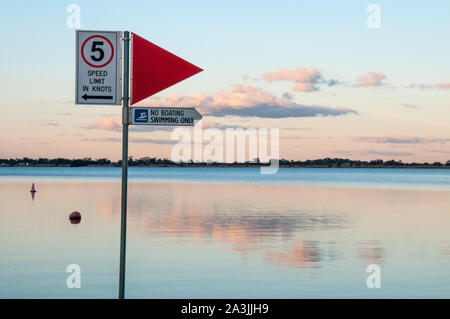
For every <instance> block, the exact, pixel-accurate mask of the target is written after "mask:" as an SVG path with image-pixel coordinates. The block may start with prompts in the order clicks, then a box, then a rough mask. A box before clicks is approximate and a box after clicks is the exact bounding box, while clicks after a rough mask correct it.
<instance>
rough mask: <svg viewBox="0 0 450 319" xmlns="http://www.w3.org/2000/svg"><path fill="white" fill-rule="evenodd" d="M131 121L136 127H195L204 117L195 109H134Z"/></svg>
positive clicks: (132, 109)
mask: <svg viewBox="0 0 450 319" xmlns="http://www.w3.org/2000/svg"><path fill="white" fill-rule="evenodd" d="M130 119H131V124H135V125H165V126H194V125H195V123H196V121H198V120H201V119H202V115H201V114H200V113H199V112H198V111H197V110H196V109H195V108H193V107H192V108H187V107H186V108H185V107H132V108H130Z"/></svg>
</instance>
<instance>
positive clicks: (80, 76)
mask: <svg viewBox="0 0 450 319" xmlns="http://www.w3.org/2000/svg"><path fill="white" fill-rule="evenodd" d="M120 38H121V40H122V41H123V59H122V50H121V45H120V44H121V41H120V40H119V39H120ZM130 41H132V44H133V45H132V52H131V54H130ZM76 50H77V52H76V57H77V64H76V90H75V103H76V104H106V105H108V104H109V105H120V103H122V124H123V129H122V201H121V226H120V231H121V233H120V272H119V299H123V298H124V297H125V261H126V235H127V190H128V189H127V184H128V126H129V125H130V124H136V125H164V126H194V125H195V123H196V122H197V121H198V120H200V119H201V118H202V116H201V115H200V113H198V112H197V110H196V109H195V108H163V107H160V108H152V107H145V106H143V107H139V108H137V107H133V108H130V107H129V104H132V105H133V104H135V103H137V102H139V101H141V100H143V99H145V98H147V97H149V96H152V95H153V94H156V93H158V92H160V91H162V90H164V89H166V88H168V87H169V86H172V85H174V84H176V83H178V82H181V81H183V80H185V79H187V78H189V77H191V76H193V75H195V74H197V73H199V72H201V71H203V70H202V69H200V68H199V67H197V66H195V65H193V64H191V63H189V62H187V61H185V60H183V59H181V58H179V57H177V56H176V55H174V54H172V53H170V52H168V51H166V50H164V49H162V48H160V47H158V46H157V45H155V44H153V43H151V42H149V41H147V40H145V39H143V38H141V37H140V36H138V35H136V34H134V33H131V36H130V32H129V31H125V32H124V33H123V37H122V35H121V33H120V32H115V31H114V32H112V31H82V30H77V32H76ZM130 58H131V59H130ZM122 60H123V70H121V66H122V65H121V63H122ZM130 60H131V61H132V63H131V68H132V77H131V83H132V88H131V94H130ZM121 71H122V74H123V77H121V76H120V75H121ZM121 79H122V80H123V81H122V84H123V96H121V93H122V92H121V91H120V80H121ZM130 101H131V103H130ZM130 113H132V114H130ZM130 118H131V121H130Z"/></svg>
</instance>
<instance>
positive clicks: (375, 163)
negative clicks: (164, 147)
mask: <svg viewBox="0 0 450 319" xmlns="http://www.w3.org/2000/svg"><path fill="white" fill-rule="evenodd" d="M128 164H129V166H180V167H183V166H195V167H198V166H221V167H223V166H227V167H228V166H229V167H248V166H250V167H251V166H255V167H256V166H258V167H259V166H264V165H269V162H261V161H260V160H259V159H258V158H257V159H255V160H253V161H247V162H245V163H238V162H234V163H219V162H189V163H178V162H174V161H171V160H169V159H166V158H163V159H159V158H155V157H142V158H139V159H134V158H133V157H132V156H130V158H129V159H128ZM121 165H122V161H121V160H119V161H117V162H111V161H110V160H109V159H107V158H100V159H92V158H90V157H84V158H81V159H67V158H53V159H49V158H39V159H32V158H28V157H24V158H15V159H0V166H65V167H83V166H121ZM279 165H280V166H282V167H374V168H378V167H380V168H381V167H398V168H402V167H403V168H408V167H410V168H414V167H416V168H422V167H423V168H450V160H448V161H447V162H446V163H444V164H443V163H441V162H433V163H427V162H425V163H415V162H413V163H403V162H402V161H401V160H400V161H396V160H389V161H383V160H381V159H377V160H372V161H360V160H351V159H343V158H323V159H315V160H306V161H295V160H286V159H281V160H279Z"/></svg>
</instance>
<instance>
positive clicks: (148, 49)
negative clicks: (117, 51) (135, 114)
mask: <svg viewBox="0 0 450 319" xmlns="http://www.w3.org/2000/svg"><path fill="white" fill-rule="evenodd" d="M132 35H133V50H132V51H133V52H132V53H131V54H132V56H133V63H132V68H133V69H132V82H131V83H132V86H133V87H132V92H131V104H132V105H133V104H135V103H137V102H139V101H141V100H143V99H145V98H147V97H149V96H151V95H153V94H155V93H158V92H159V91H162V90H164V89H166V88H168V87H169V86H172V85H174V84H176V83H178V82H180V81H183V80H184V79H187V78H188V77H191V76H193V75H194V74H197V73H199V72H201V71H203V70H202V69H200V68H199V67H197V66H195V65H193V64H192V63H189V62H187V61H185V60H183V59H182V58H179V57H177V56H176V55H174V54H172V53H170V52H169V51H166V50H164V49H163V48H160V47H159V46H157V45H155V44H153V43H151V42H150V41H147V40H145V39H144V38H141V37H140V36H138V35H137V34H135V33H132Z"/></svg>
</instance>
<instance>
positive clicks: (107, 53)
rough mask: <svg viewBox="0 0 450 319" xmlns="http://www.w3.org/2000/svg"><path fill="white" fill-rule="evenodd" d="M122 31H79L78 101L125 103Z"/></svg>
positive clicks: (76, 95)
mask: <svg viewBox="0 0 450 319" xmlns="http://www.w3.org/2000/svg"><path fill="white" fill-rule="evenodd" d="M121 35H122V33H121V32H116V31H84V30H77V31H76V50H77V52H76V63H77V64H76V93H75V104H106V105H120V104H122V86H121V80H122V78H121V74H122V72H121V70H122V46H121Z"/></svg>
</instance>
